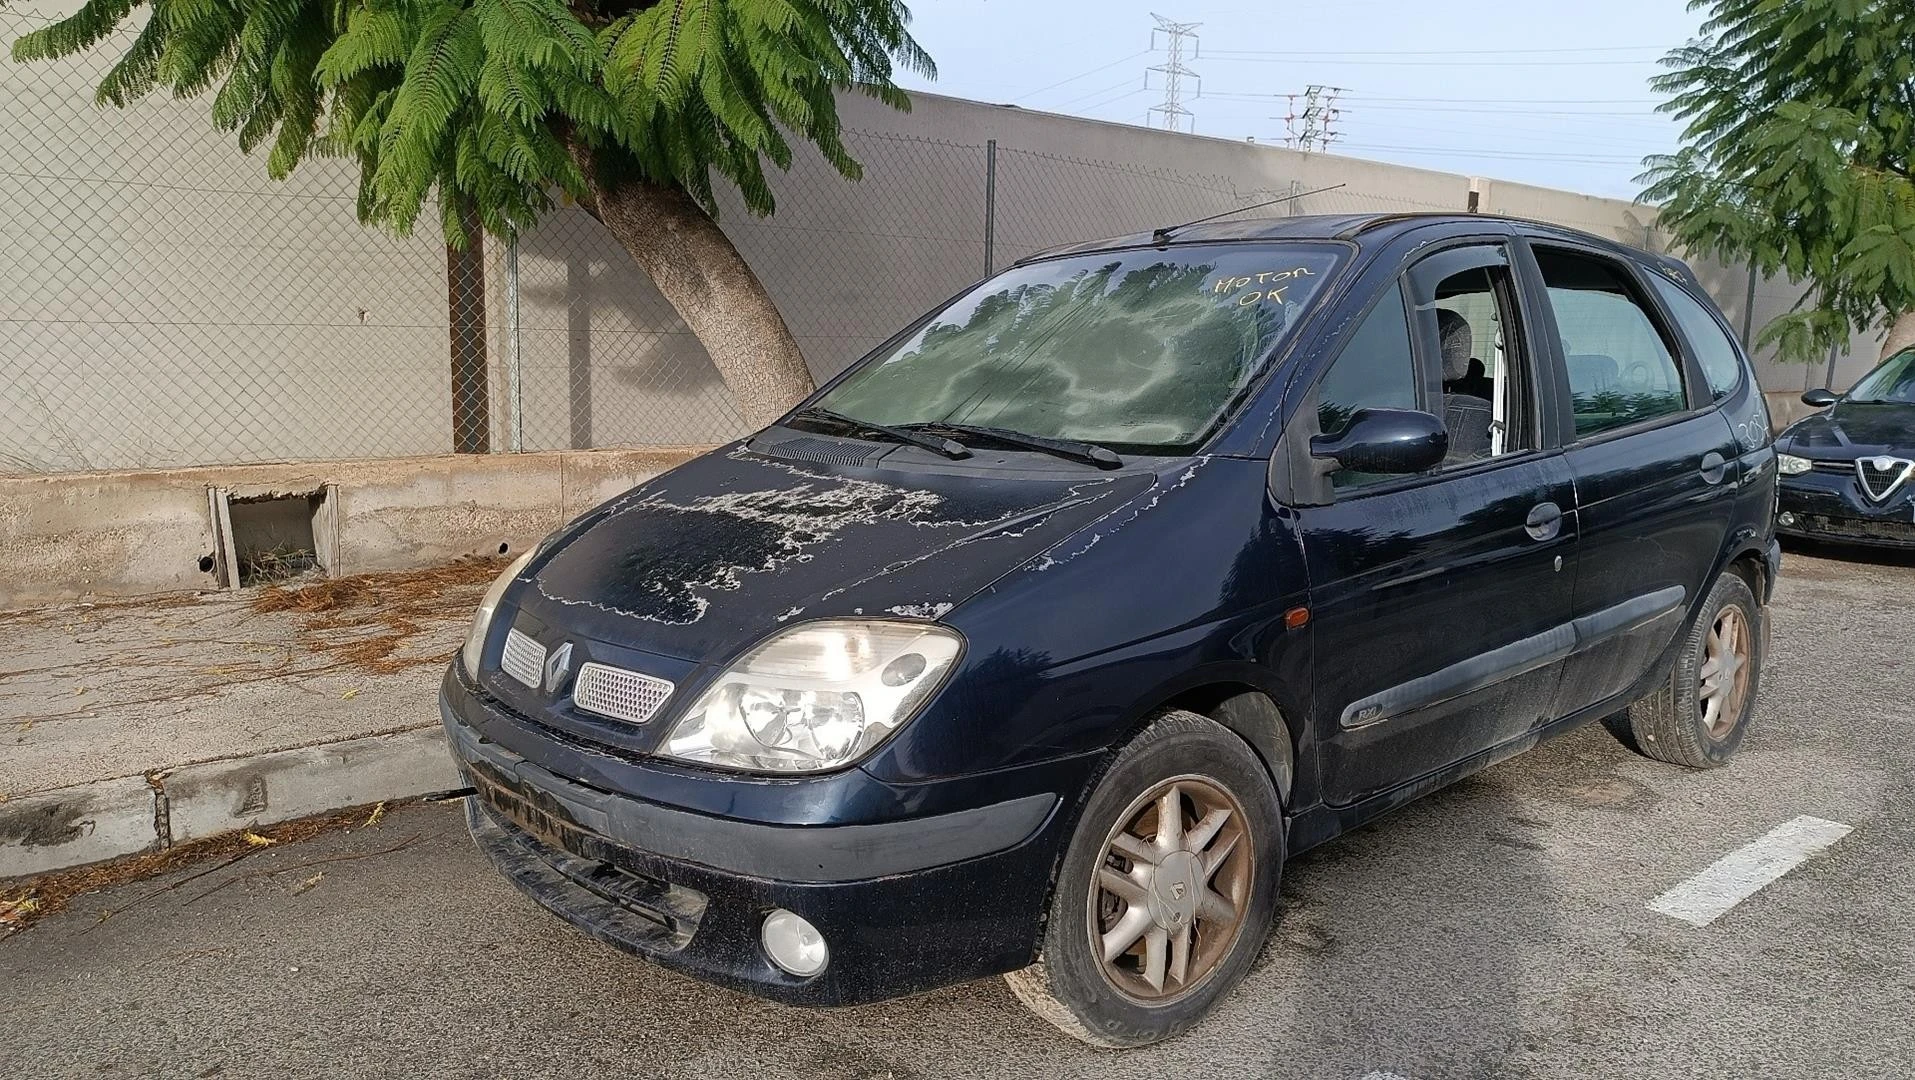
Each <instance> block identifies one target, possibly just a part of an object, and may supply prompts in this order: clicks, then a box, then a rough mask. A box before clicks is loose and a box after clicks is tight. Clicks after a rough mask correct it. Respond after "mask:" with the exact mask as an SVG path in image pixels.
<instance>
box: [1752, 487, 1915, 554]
mask: <svg viewBox="0 0 1915 1080" xmlns="http://www.w3.org/2000/svg"><path fill="white" fill-rule="evenodd" d="M1776 510H1777V516H1776V525H1775V531H1776V532H1777V533H1780V534H1782V535H1784V536H1793V537H1800V538H1804V539H1814V540H1833V541H1838V542H1841V543H1845V544H1867V545H1871V546H1875V547H1893V548H1915V488H1911V487H1910V486H1909V485H1903V488H1902V490H1900V491H1897V492H1895V493H1894V494H1893V495H1892V496H1891V497H1890V498H1889V499H1888V501H1886V502H1883V503H1877V502H1874V501H1873V500H1870V499H1868V498H1866V497H1865V496H1863V495H1862V493H1861V490H1860V487H1859V485H1858V484H1857V483H1856V480H1855V476H1854V474H1853V473H1852V472H1850V473H1846V474H1845V473H1838V472H1831V471H1825V470H1822V469H1817V470H1815V471H1813V472H1807V473H1802V474H1801V475H1799V476H1788V477H1784V478H1783V479H1782V482H1781V484H1780V485H1779V486H1778V487H1777V489H1776ZM1785 514H1786V515H1788V519H1789V520H1788V523H1787V524H1784V522H1783V517H1782V515H1785Z"/></svg>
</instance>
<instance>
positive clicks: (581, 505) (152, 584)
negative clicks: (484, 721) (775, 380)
mask: <svg viewBox="0 0 1915 1080" xmlns="http://www.w3.org/2000/svg"><path fill="white" fill-rule="evenodd" d="M697 452H699V450H698V449H691V448H671V449H667V448H652V449H645V450H596V451H579V452H564V453H538V454H510V455H505V454H500V455H449V454H448V455H442V456H437V457H426V458H397V459H392V460H384V461H340V462H314V463H310V464H300V465H247V466H217V467H211V468H197V469H146V470H138V471H131V472H117V473H70V474H64V475H58V476H38V477H18V478H0V566H4V567H6V572H5V573H4V574H0V610H5V609H8V608H19V607H30V606H34V605H39V604H48V603H56V602H61V601H68V600H77V599H92V598H100V597H112V596H138V595H142V594H147V593H158V592H168V591H174V590H187V589H210V588H216V587H218V579H217V576H216V574H215V573H214V571H212V570H208V569H204V568H203V560H206V559H208V558H209V557H212V556H214V555H215V551H216V546H217V544H216V540H215V533H214V526H213V519H212V513H211V511H210V507H209V502H208V498H207V490H208V489H209V488H211V487H224V488H229V489H232V490H234V491H235V492H236V493H239V494H245V495H259V494H265V493H268V492H284V493H304V492H312V491H323V490H326V489H327V488H328V487H329V486H331V487H332V488H333V489H334V490H335V492H336V494H337V496H338V503H337V505H336V506H335V507H334V508H333V511H332V512H333V515H334V520H335V522H336V525H335V529H336V537H335V540H336V546H335V547H334V548H333V551H334V554H333V555H332V566H331V568H330V569H331V571H332V573H333V574H335V575H341V574H358V573H367V572H371V571H378V570H399V569H407V568H411V567H418V566H430V565H434V564H437V563H445V562H450V561H452V560H453V559H456V558H459V557H461V556H465V555H475V554H476V555H498V554H501V553H516V552H518V551H522V550H524V549H525V547H526V546H527V545H529V544H534V543H537V542H538V540H539V539H540V538H541V537H543V536H544V535H545V534H546V533H548V532H550V531H552V530H553V529H555V528H557V527H558V526H559V525H562V524H564V523H565V522H566V521H568V520H570V519H571V518H573V517H576V516H577V515H578V514H580V513H583V512H584V511H586V510H589V509H590V508H592V507H593V506H596V505H598V504H599V503H601V502H604V501H605V500H607V499H610V498H611V497H613V496H615V495H617V494H619V493H620V492H623V491H625V490H627V489H628V488H630V487H632V486H633V485H635V484H638V483H639V482H641V481H643V480H646V479H648V478H650V477H652V476H655V475H657V474H658V473H660V472H663V471H664V470H666V469H669V468H671V467H673V466H674V465H677V464H679V463H681V462H683V461H685V460H687V459H688V458H690V457H691V456H692V455H693V454H695V453H697Z"/></svg>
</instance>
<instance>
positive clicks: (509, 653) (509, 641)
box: [499, 626, 545, 690]
mask: <svg viewBox="0 0 1915 1080" xmlns="http://www.w3.org/2000/svg"><path fill="white" fill-rule="evenodd" d="M499 667H501V668H503V669H504V670H505V673H506V674H507V675H510V676H512V677H513V678H515V679H517V680H519V681H520V682H522V683H524V684H525V685H527V686H529V687H531V688H532V689H534V690H537V689H538V688H539V682H540V680H542V679H544V678H545V646H543V645H541V644H539V643H538V642H536V641H533V640H532V639H531V638H530V637H528V636H526V635H524V634H521V633H519V629H518V627H516V626H515V627H513V628H512V629H510V630H508V631H506V634H505V653H504V654H503V655H501V656H500V657H499Z"/></svg>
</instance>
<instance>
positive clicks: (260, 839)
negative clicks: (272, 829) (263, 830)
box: [239, 829, 279, 847]
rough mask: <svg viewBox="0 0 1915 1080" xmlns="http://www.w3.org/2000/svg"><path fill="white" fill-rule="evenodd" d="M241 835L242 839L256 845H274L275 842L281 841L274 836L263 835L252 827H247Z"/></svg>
mask: <svg viewBox="0 0 1915 1080" xmlns="http://www.w3.org/2000/svg"><path fill="white" fill-rule="evenodd" d="M239 835H240V839H242V840H244V841H246V842H247V843H248V844H251V845H252V846H254V847H272V846H273V845H274V844H277V843H279V841H277V840H275V839H273V838H272V837H270V836H261V835H259V834H258V833H256V832H254V831H253V830H251V829H247V830H246V831H245V832H243V833H240V834H239Z"/></svg>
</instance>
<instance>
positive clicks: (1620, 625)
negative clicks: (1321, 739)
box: [1341, 585, 1688, 728]
mask: <svg viewBox="0 0 1915 1080" xmlns="http://www.w3.org/2000/svg"><path fill="white" fill-rule="evenodd" d="M1687 596H1688V590H1687V589H1684V588H1683V587H1682V586H1680V585H1671V586H1669V587H1668V588H1666V589H1657V590H1656V591H1655V592H1652V593H1644V594H1643V595H1641V596H1637V597H1633V598H1631V599H1628V600H1625V601H1623V602H1622V603H1620V604H1615V605H1613V606H1610V607H1606V608H1603V609H1602V610H1601V611H1592V612H1590V613H1589V614H1587V615H1584V616H1583V617H1582V618H1580V619H1575V620H1572V621H1570V622H1566V623H1563V624H1562V625H1560V626H1554V627H1551V628H1550V629H1548V630H1545V631H1543V632H1542V633H1540V634H1535V635H1532V636H1530V637H1526V638H1520V639H1518V640H1516V641H1512V642H1510V643H1509V644H1507V645H1503V646H1500V647H1498V648H1494V649H1491V650H1490V651H1488V652H1486V653H1479V654H1477V655H1475V656H1472V657H1470V658H1469V659H1467V660H1459V661H1458V662H1456V663H1454V664H1451V665H1449V666H1448V667H1445V668H1439V669H1438V670H1436V671H1432V672H1430V673H1429V674H1428V675H1424V676H1421V677H1419V678H1415V679H1411V680H1410V681H1409V682H1405V683H1398V684H1397V685H1395V686H1392V687H1390V688H1389V689H1387V690H1383V691H1380V692H1378V693H1375V694H1371V695H1370V696H1369V697H1366V698H1362V699H1360V700H1358V701H1352V702H1351V703H1350V704H1349V705H1348V706H1346V707H1345V708H1344V710H1343V715H1342V717H1341V721H1342V724H1343V726H1344V727H1345V728H1361V727H1369V726H1370V725H1372V724H1380V723H1383V722H1384V721H1386V720H1389V719H1391V718H1392V717H1397V716H1401V715H1403V714H1405V713H1410V712H1415V711H1417V710H1419V709H1425V708H1429V707H1431V706H1433V705H1441V704H1442V703H1444V702H1446V701H1450V700H1453V699H1455V698H1459V697H1462V696H1463V695H1465V694H1472V693H1475V692H1476V691H1478V690H1482V689H1485V688H1487V687H1491V686H1495V685H1496V684H1497V683H1500V682H1504V681H1506V680H1509V679H1513V678H1515V677H1516V676H1518V675H1522V674H1525V673H1527V672H1531V671H1535V670H1536V669H1537V668H1541V667H1547V666H1549V665H1550V664H1554V663H1558V662H1560V661H1562V660H1565V659H1567V658H1568V657H1570V656H1572V655H1574V654H1575V653H1579V652H1581V651H1583V650H1584V649H1588V648H1590V647H1592V646H1595V645H1599V644H1601V643H1602V642H1604V641H1607V640H1609V639H1610V638H1614V637H1619V636H1621V635H1623V634H1627V633H1631V632H1634V631H1636V630H1640V629H1642V628H1644V627H1646V626H1648V625H1649V624H1651V623H1654V622H1658V621H1660V620H1662V619H1666V618H1669V617H1670V616H1673V615H1678V614H1680V613H1681V612H1682V610H1683V601H1684V599H1686V598H1687Z"/></svg>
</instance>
